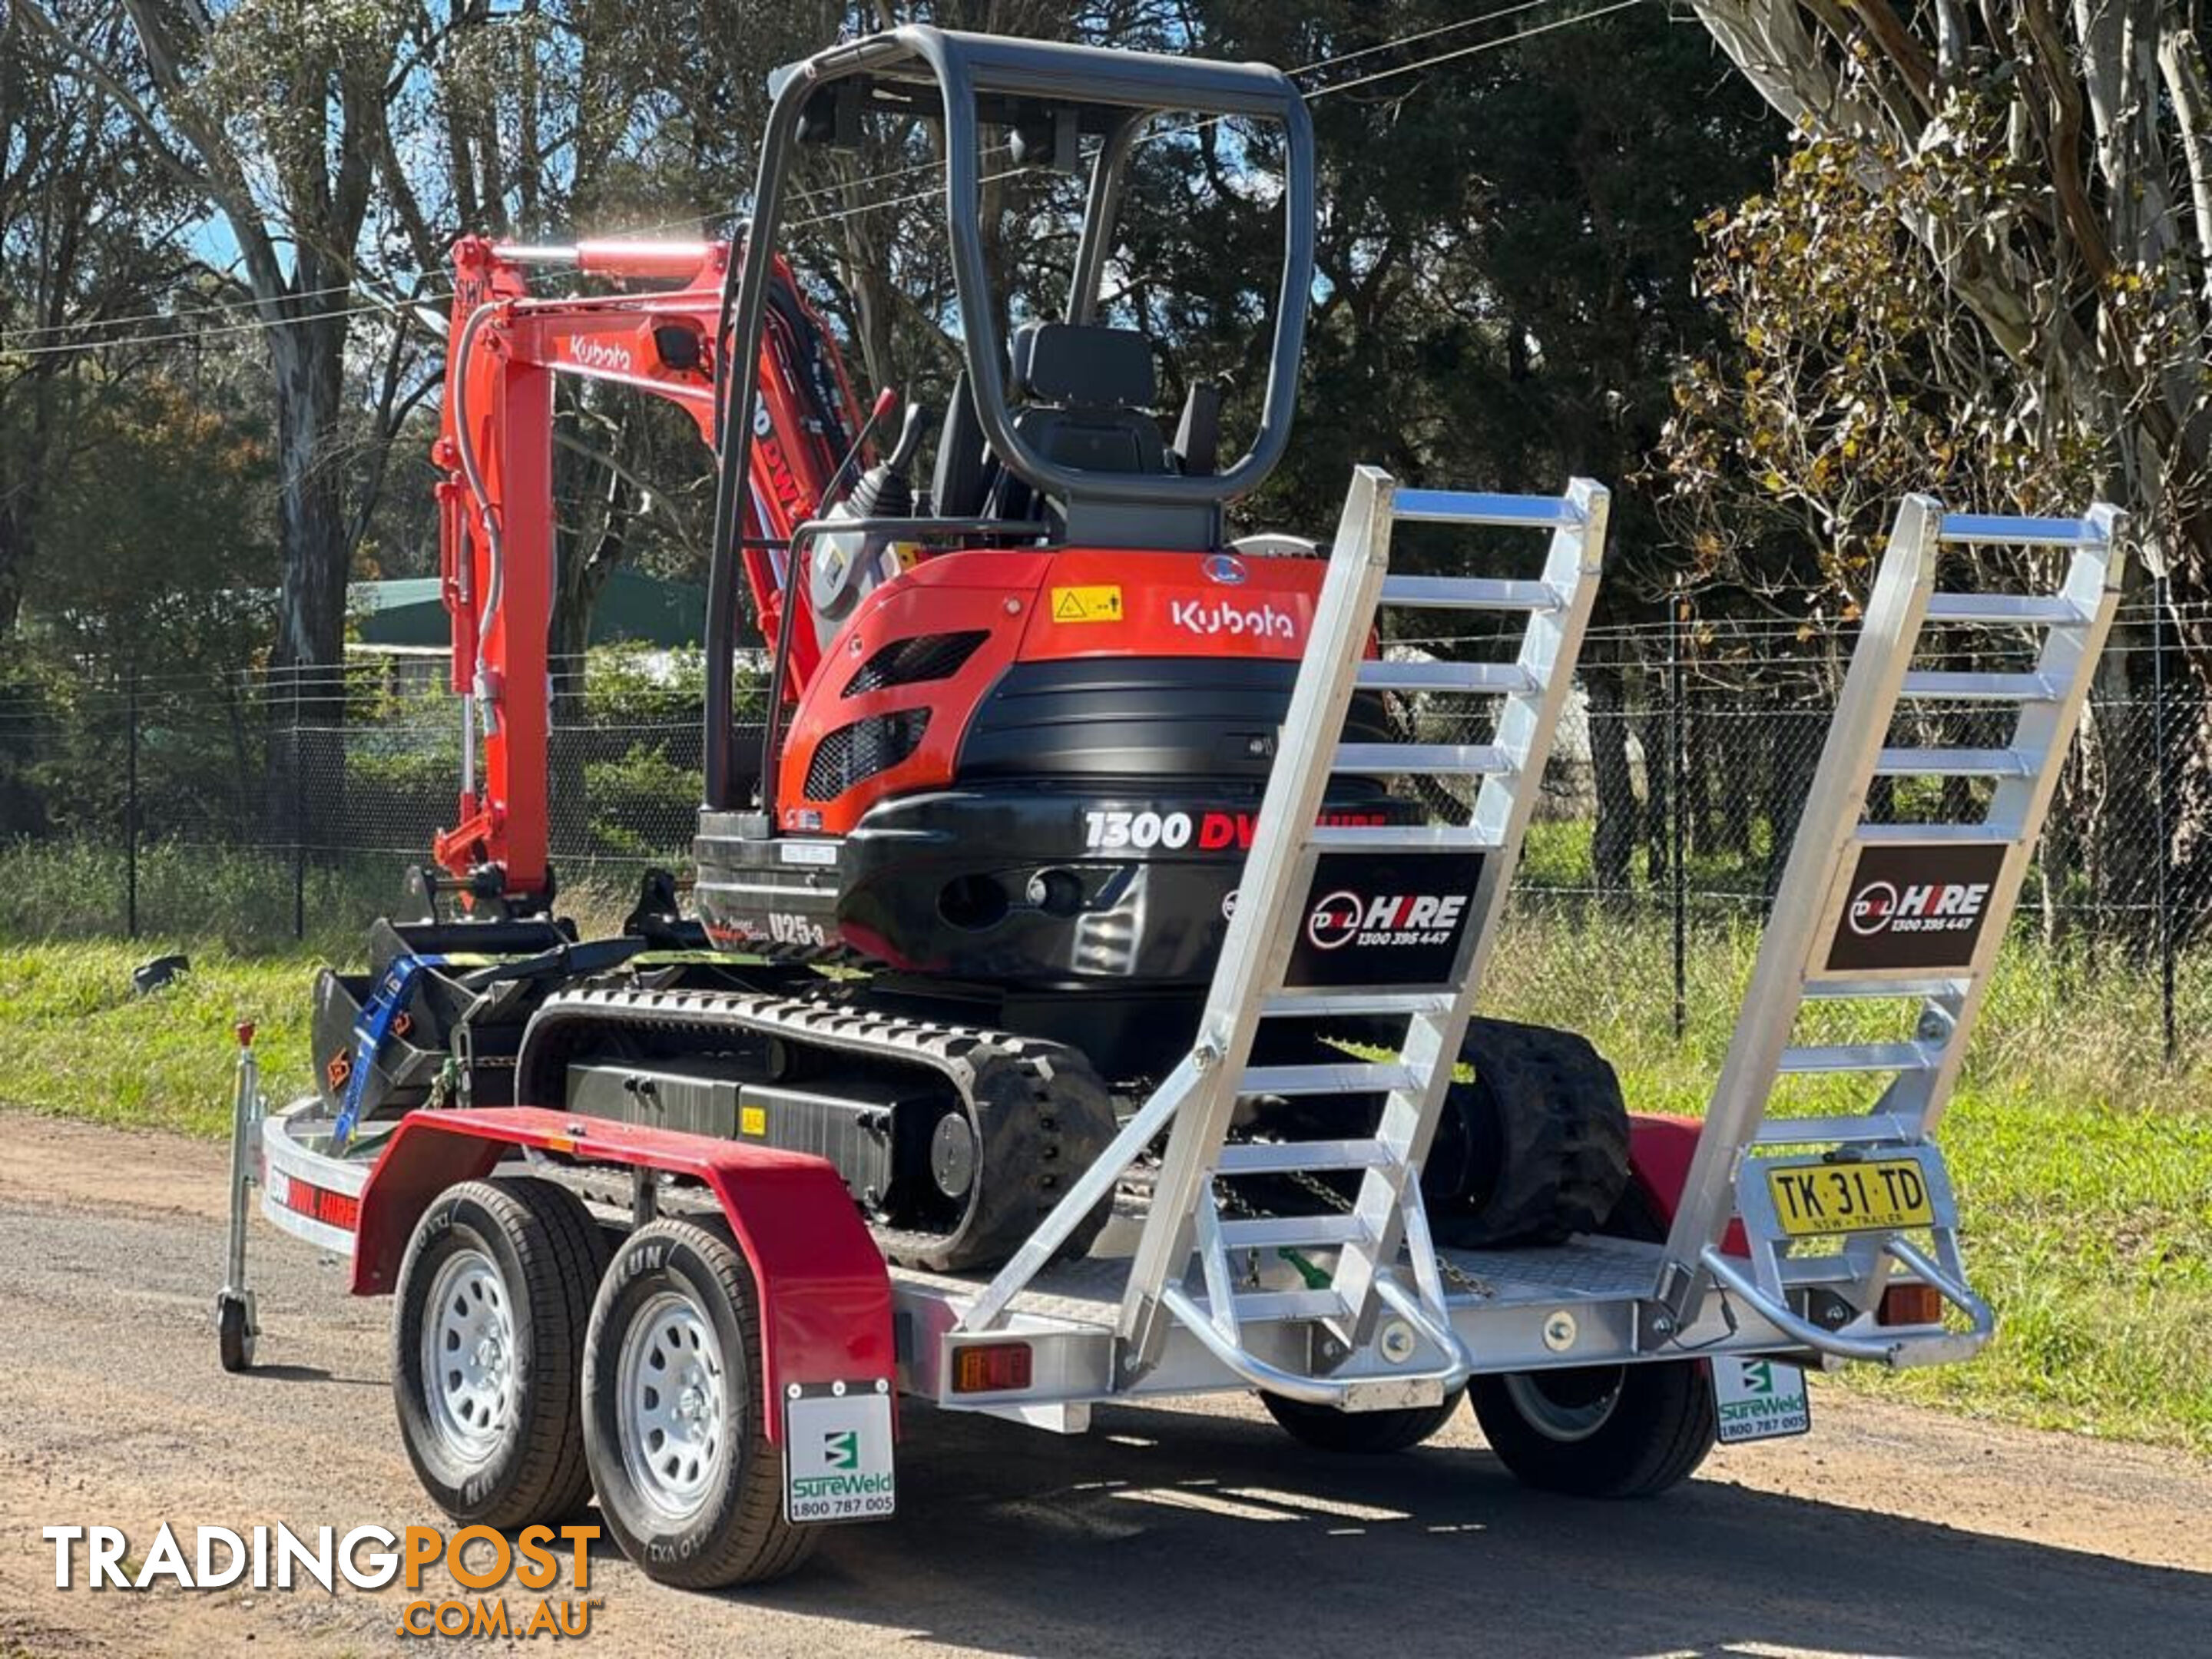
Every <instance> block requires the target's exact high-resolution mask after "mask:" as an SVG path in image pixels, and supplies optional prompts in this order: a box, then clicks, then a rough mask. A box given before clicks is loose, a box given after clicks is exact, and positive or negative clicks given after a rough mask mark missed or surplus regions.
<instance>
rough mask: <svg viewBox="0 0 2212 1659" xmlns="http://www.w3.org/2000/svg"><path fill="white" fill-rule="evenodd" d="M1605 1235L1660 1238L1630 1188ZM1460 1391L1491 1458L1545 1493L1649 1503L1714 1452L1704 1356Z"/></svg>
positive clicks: (1529, 1377) (1657, 1225)
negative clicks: (1471, 1405)
mask: <svg viewBox="0 0 2212 1659" xmlns="http://www.w3.org/2000/svg"><path fill="white" fill-rule="evenodd" d="M1605 1231H1606V1232H1607V1234H1609V1235H1611V1236H1612V1237H1615V1238H1635V1239H1641V1240H1644V1242H1646V1243H1657V1242H1658V1241H1659V1240H1661V1239H1663V1238H1664V1237H1666V1236H1667V1230H1666V1227H1665V1225H1664V1224H1663V1223H1662V1222H1661V1221H1660V1219H1659V1218H1658V1217H1657V1215H1656V1212H1654V1211H1653V1209H1652V1208H1651V1206H1650V1200H1647V1199H1646V1198H1645V1197H1644V1194H1643V1190H1642V1189H1641V1188H1638V1187H1637V1186H1636V1185H1635V1184H1634V1183H1631V1184H1630V1186H1629V1188H1628V1190H1627V1191H1626V1193H1624V1194H1622V1195H1621V1200H1620V1204H1619V1205H1618V1206H1615V1208H1614V1210H1613V1216H1612V1218H1610V1219H1609V1220H1608V1221H1607V1225H1606V1227H1605ZM1468 1395H1469V1396H1470V1397H1471V1398H1472V1399H1473V1400H1474V1416H1475V1420H1476V1421H1477V1422H1478V1423H1480V1424H1481V1425H1482V1432H1483V1437H1484V1438H1485V1439H1486V1440H1488V1441H1489V1442H1490V1449H1491V1450H1492V1451H1494V1452H1496V1453H1497V1454H1498V1461H1499V1462H1502V1463H1504V1465H1505V1467H1506V1468H1509V1469H1510V1470H1512V1471H1513V1473H1514V1474H1515V1475H1516V1477H1518V1478H1519V1480H1521V1481H1522V1484H1523V1485H1525V1486H1534V1487H1537V1488H1539V1489H1540V1490H1541V1491H1545V1492H1568V1493H1571V1494H1573V1495H1574V1496H1576V1497H1580V1498H1649V1497H1653V1496H1656V1494H1657V1493H1660V1492H1664V1491H1666V1490H1667V1489H1668V1487H1669V1486H1674V1485H1676V1484H1678V1483H1679V1482H1680V1481H1683V1480H1687V1479H1688V1478H1689V1477H1690V1475H1691V1474H1692V1473H1693V1472H1694V1471H1695V1470H1696V1468H1697V1467H1698V1465H1699V1464H1700V1463H1702V1462H1705V1454H1706V1453H1707V1452H1710V1451H1711V1449H1713V1437H1714V1433H1715V1427H1716V1424H1717V1416H1716V1413H1715V1409H1714V1403H1713V1371H1712V1367H1711V1365H1710V1364H1707V1363H1706V1362H1705V1360H1702V1359H1673V1360H1657V1361H1654V1362H1652V1363H1650V1364H1638V1365H1583V1366H1569V1367H1565V1368H1562V1369H1560V1370H1541V1371H1509V1372H1504V1373H1498V1374H1494V1375H1490V1376H1476V1377H1474V1378H1473V1379H1471V1380H1470V1381H1469V1383H1468Z"/></svg>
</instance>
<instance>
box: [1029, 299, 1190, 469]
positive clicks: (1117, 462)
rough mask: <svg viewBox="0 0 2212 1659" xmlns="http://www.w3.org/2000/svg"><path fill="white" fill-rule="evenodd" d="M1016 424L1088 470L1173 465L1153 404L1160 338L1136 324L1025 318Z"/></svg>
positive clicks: (1052, 455) (1046, 448)
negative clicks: (1155, 350) (1147, 334)
mask: <svg viewBox="0 0 2212 1659" xmlns="http://www.w3.org/2000/svg"><path fill="white" fill-rule="evenodd" d="M1013 358H1014V363H1013V368H1014V375H1013V379H1014V387H1015V390H1016V392H1018V394H1019V395H1020V396H1022V397H1023V398H1025V399H1027V402H1026V403H1025V404H1024V406H1023V407H1022V408H1020V409H1019V410H1017V411H1016V412H1015V415H1014V429H1015V430H1016V431H1017V432H1018V433H1020V434H1021V435H1022V436H1023V437H1024V438H1025V439H1027V440H1028V441H1029V442H1030V445H1031V447H1034V448H1035V449H1036V452H1037V453H1039V454H1040V455H1042V456H1044V457H1045V458H1046V459H1048V460H1054V461H1057V462H1059V463H1060V465H1063V466H1071V467H1075V468H1078V469H1079V470H1080V471H1085V472H1162V473H1164V472H1167V471H1170V470H1171V469H1170V465H1169V463H1168V452H1167V445H1166V443H1165V442H1164V441H1163V440H1162V438H1161V436H1160V428H1159V422H1157V421H1155V420H1154V419H1153V418H1152V414H1151V410H1152V405H1153V404H1154V403H1155V402H1156V401H1157V400H1158V397H1159V385H1158V380H1156V379H1155V378H1154V377H1153V374H1152V342H1151V341H1150V340H1149V339H1147V338H1146V337H1145V336H1144V335H1142V334H1140V333H1139V332H1138V331H1136V330H1134V329H1129V328H1102V327H1097V326H1093V325H1083V324H1077V323H1024V324H1023V325H1022V326H1021V327H1019V328H1018V329H1017V330H1015V331H1014V339H1013Z"/></svg>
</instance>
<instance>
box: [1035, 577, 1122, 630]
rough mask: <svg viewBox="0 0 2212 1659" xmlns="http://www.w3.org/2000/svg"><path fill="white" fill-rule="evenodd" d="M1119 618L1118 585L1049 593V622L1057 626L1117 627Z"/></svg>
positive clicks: (1062, 589) (1120, 614) (1060, 588)
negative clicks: (1050, 607)
mask: <svg viewBox="0 0 2212 1659" xmlns="http://www.w3.org/2000/svg"><path fill="white" fill-rule="evenodd" d="M1122 615H1123V612H1122V610H1121V586H1120V585H1119V584H1118V583H1103V584H1101V585H1099V586H1092V587H1055V588H1054V589H1053V590H1052V619H1053V620H1054V622H1056V623H1117V622H1120V621H1121V617H1122Z"/></svg>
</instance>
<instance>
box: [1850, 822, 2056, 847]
mask: <svg viewBox="0 0 2212 1659" xmlns="http://www.w3.org/2000/svg"><path fill="white" fill-rule="evenodd" d="M1851 839H1852V840H1854V841H1856V842H1857V843H1858V844H1859V845H1860V846H1862V847H1891V846H1896V845H1898V844H1899V843H1904V844H1906V845H1915V844H1917V843H1919V842H1941V843H1942V844H1943V845H1944V846H1947V847H2009V846H2011V845H2012V844H2013V842H2015V840H2017V839H2018V837H2017V836H2010V835H2008V834H2006V833H2005V832H2004V831H2003V830H2002V829H1997V828H1996V827H1995V826H1994V825H1991V824H1987V823H1863V824H1861V825H1859V827H1858V828H1857V829H1856V830H1854V831H1853V832H1852V835H1851Z"/></svg>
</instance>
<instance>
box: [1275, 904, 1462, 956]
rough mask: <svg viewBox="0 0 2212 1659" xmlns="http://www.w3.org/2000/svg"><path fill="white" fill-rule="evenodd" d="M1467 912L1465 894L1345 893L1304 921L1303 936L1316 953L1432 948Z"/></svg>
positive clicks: (1456, 925)
mask: <svg viewBox="0 0 2212 1659" xmlns="http://www.w3.org/2000/svg"><path fill="white" fill-rule="evenodd" d="M1466 913H1467V896H1466V895H1465V894H1464V893H1449V894H1443V895H1437V894H1431V893H1385V894H1382V895H1380V896H1376V897H1374V898H1366V897H1363V896H1361V895H1359V894H1358V893H1354V892H1352V891H1350V890H1338V891H1336V892H1334V893H1331V894H1329V895H1328V896H1327V897H1326V898H1323V899H1322V901H1321V902H1319V903H1317V904H1316V905H1315V906H1314V908H1313V912H1312V914H1311V915H1309V916H1307V918H1306V938H1307V939H1310V940H1311V941H1312V942H1313V946H1314V948H1315V949H1316V950H1317V951H1340V950H1342V949H1343V948H1344V947H1345V946H1346V945H1350V944H1352V943H1353V942H1354V941H1355V940H1356V941H1358V942H1359V943H1361V944H1364V945H1434V944H1440V943H1442V942H1443V936H1444V935H1447V934H1449V933H1450V931H1451V930H1452V929H1453V928H1455V927H1458V926H1459V923H1460V919H1461V917H1462V916H1463V915H1466Z"/></svg>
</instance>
